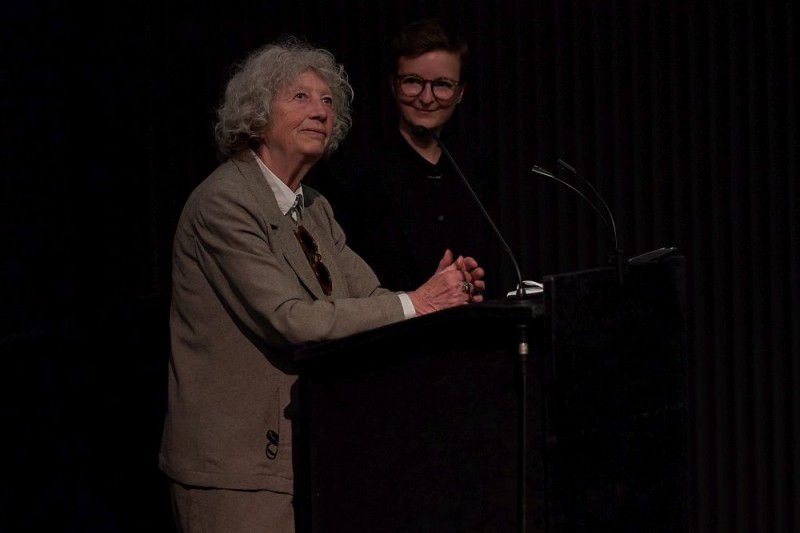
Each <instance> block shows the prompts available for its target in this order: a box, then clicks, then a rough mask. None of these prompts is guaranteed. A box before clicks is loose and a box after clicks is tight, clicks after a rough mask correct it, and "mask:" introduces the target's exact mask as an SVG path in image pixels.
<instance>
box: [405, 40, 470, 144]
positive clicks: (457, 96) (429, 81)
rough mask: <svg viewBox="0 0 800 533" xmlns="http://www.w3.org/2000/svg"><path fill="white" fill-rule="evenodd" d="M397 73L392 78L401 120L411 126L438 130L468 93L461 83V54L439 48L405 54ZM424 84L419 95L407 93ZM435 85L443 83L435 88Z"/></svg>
mask: <svg viewBox="0 0 800 533" xmlns="http://www.w3.org/2000/svg"><path fill="white" fill-rule="evenodd" d="M396 74H397V75H396V76H395V79H394V80H393V81H392V94H393V95H394V98H395V101H396V102H397V109H398V111H399V112H400V120H401V121H402V122H405V123H406V125H407V126H409V127H410V126H424V127H426V128H428V129H429V130H433V131H435V132H437V133H438V132H439V131H440V130H441V128H442V126H444V125H445V124H446V123H447V121H448V120H450V117H452V116H453V113H454V112H455V110H456V105H458V103H459V102H461V97H462V96H463V94H464V87H463V86H462V85H460V84H459V82H460V81H461V79H460V76H461V60H460V59H459V56H458V54H455V53H451V52H446V51H444V50H435V51H433V52H427V53H425V54H422V55H421V56H418V57H413V58H412V57H401V58H400V59H399V60H398V61H397V73H396ZM409 76H413V77H414V78H408V77H409ZM403 80H405V81H403ZM453 84H455V85H454V86H453ZM404 85H406V87H404ZM420 85H421V86H422V91H421V92H420V93H419V94H418V95H416V96H408V95H407V94H404V92H406V93H408V92H410V93H413V92H415V91H417V90H419V88H420ZM434 85H439V87H437V88H436V89H435V88H434ZM449 87H452V91H451V90H450V88H449ZM435 92H436V94H435ZM448 93H452V96H451V97H449V98H448V97H447V96H446V95H447V94H448ZM442 94H444V95H445V97H444V98H442V97H441V95H442ZM437 95H438V96H437Z"/></svg>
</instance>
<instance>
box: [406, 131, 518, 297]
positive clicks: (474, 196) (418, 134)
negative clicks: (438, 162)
mask: <svg viewBox="0 0 800 533" xmlns="http://www.w3.org/2000/svg"><path fill="white" fill-rule="evenodd" d="M411 133H412V134H413V135H414V137H417V138H419V139H424V138H426V137H431V138H432V139H433V140H435V141H436V143H437V144H438V145H439V148H441V149H442V153H443V154H444V155H445V157H447V160H448V161H450V164H451V165H453V168H454V169H455V171H456V174H458V177H459V178H460V179H461V181H462V183H463V184H464V187H466V188H467V191H469V193H470V195H471V196H472V199H473V200H475V203H476V204H477V205H478V207H479V208H480V210H481V213H482V214H483V218H485V219H486V222H487V223H488V224H489V227H491V228H492V231H494V234H495V235H496V236H497V239H498V240H499V241H500V244H502V245H503V249H504V250H505V252H506V254H508V257H510V258H511V263H512V264H513V265H514V270H515V271H516V274H517V298H518V299H520V300H522V299H524V298H525V289H524V287H523V285H522V273H521V272H520V270H519V264H518V263H517V259H516V257H514V254H513V252H512V251H511V247H509V246H508V244H507V243H506V240H505V239H504V238H503V234H502V233H500V230H499V229H497V226H496V225H495V223H494V221H493V220H492V217H491V216H490V215H489V213H488V212H487V211H486V208H485V207H483V203H482V202H481V200H480V198H478V195H477V194H475V191H474V190H473V189H472V186H471V185H470V184H469V182H468V181H467V178H466V177H464V173H463V172H461V168H459V166H458V163H456V160H455V159H453V156H452V155H450V151H449V150H448V149H447V146H445V144H444V143H443V142H442V139H441V138H440V137H439V136H438V135H437V134H436V133H434V132H433V131H431V130H429V129H428V128H426V127H425V126H417V125H414V126H412V128H411Z"/></svg>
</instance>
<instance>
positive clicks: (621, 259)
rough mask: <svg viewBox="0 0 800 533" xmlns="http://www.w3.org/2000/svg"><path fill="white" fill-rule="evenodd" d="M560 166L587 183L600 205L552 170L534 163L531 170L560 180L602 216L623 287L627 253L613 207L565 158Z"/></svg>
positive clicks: (618, 278)
mask: <svg viewBox="0 0 800 533" xmlns="http://www.w3.org/2000/svg"><path fill="white" fill-rule="evenodd" d="M558 167H559V168H562V169H564V170H566V171H567V172H569V173H570V174H572V175H573V176H575V177H576V178H578V179H579V180H581V181H582V182H583V183H585V184H586V185H587V186H588V187H589V189H591V191H592V193H593V194H594V196H595V198H597V201H599V202H600V207H598V204H597V203H595V202H594V201H592V200H590V199H589V198H587V197H586V195H585V194H584V193H583V192H582V191H581V190H579V189H578V188H577V187H575V186H574V185H572V184H571V183H569V182H568V181H566V180H563V179H561V178H559V177H556V175H555V174H553V173H552V172H550V171H549V170H545V169H543V168H542V167H540V166H537V165H533V168H531V171H532V172H535V173H536V174H539V175H540V176H544V177H546V178H550V179H552V180H555V181H557V182H559V183H560V184H561V185H564V186H566V187H568V188H570V189H572V190H573V191H574V192H576V193H577V194H578V196H580V197H581V198H583V199H584V200H585V201H586V202H587V203H588V204H589V205H590V206H591V207H592V209H594V211H595V212H596V213H597V214H598V215H599V216H600V219H601V220H602V221H603V224H605V225H606V228H607V229H608V231H609V232H610V233H611V238H612V239H613V241H614V262H615V266H616V269H617V280H618V281H619V285H620V287H621V286H622V285H624V283H625V254H624V253H623V250H622V249H621V248H620V247H619V239H618V237H617V224H616V222H615V221H614V215H613V214H612V213H611V209H610V208H609V207H608V204H607V203H606V201H605V199H603V197H602V196H601V195H600V193H599V192H597V189H595V188H594V186H593V185H592V184H591V182H590V181H589V180H587V179H586V178H584V177H583V176H581V174H580V173H579V172H578V171H577V170H575V168H574V167H573V166H571V165H569V164H568V163H566V162H565V161H564V160H563V159H559V160H558ZM601 207H602V209H601Z"/></svg>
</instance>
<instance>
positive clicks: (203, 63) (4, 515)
mask: <svg viewBox="0 0 800 533" xmlns="http://www.w3.org/2000/svg"><path fill="white" fill-rule="evenodd" d="M429 14H434V15H445V16H448V17H452V18H453V19H454V20H455V21H456V23H457V25H458V26H459V27H460V28H461V29H462V30H463V32H464V34H465V35H466V36H467V37H468V39H469V42H470V45H471V49H472V52H473V56H472V57H473V60H474V66H475V69H476V78H475V79H474V80H473V83H472V84H471V85H469V86H468V88H467V93H466V95H465V98H464V103H463V104H462V106H461V108H460V110H459V111H458V113H457V121H458V125H459V126H460V128H461V129H462V131H465V132H468V133H469V134H471V135H473V136H474V138H475V141H476V142H478V143H479V145H480V146H481V147H482V149H484V150H486V151H487V152H488V153H491V154H494V155H495V157H496V159H497V161H498V167H497V172H498V176H499V178H500V191H499V192H500V195H501V198H502V215H501V216H500V219H499V220H497V221H496V222H497V223H498V226H499V227H500V228H501V230H502V232H503V234H504V235H505V237H506V239H507V241H508V242H509V244H510V246H511V248H512V249H513V250H514V252H515V254H516V255H517V259H518V261H519V263H520V266H521V270H522V272H523V276H524V277H525V278H527V279H536V280H540V279H541V278H542V277H543V276H545V275H547V274H551V273H559V272H570V271H575V270H581V269H586V268H594V267H596V266H600V265H604V264H605V262H606V258H607V254H608V252H609V251H610V250H611V249H612V248H613V241H612V239H611V238H610V236H609V232H608V230H607V228H606V227H605V226H604V225H603V223H602V221H601V220H600V219H599V217H598V216H597V215H596V213H594V211H592V210H591V208H589V207H588V206H587V204H586V203H585V202H582V201H581V200H580V199H576V197H575V194H574V193H571V192H570V191H569V190H567V189H566V188H565V187H563V186H560V185H558V184H556V183H555V182H552V181H547V180H544V179H541V178H538V177H536V176H535V175H533V174H531V172H530V167H531V166H532V165H533V164H538V165H541V166H544V167H546V168H549V169H551V170H555V161H556V159H557V158H563V159H565V160H567V161H568V162H570V163H571V164H572V165H573V166H575V167H576V168H577V169H578V171H579V172H580V173H581V174H583V175H584V176H585V177H586V178H587V179H588V180H590V181H591V182H592V183H593V184H594V185H595V187H596V188H597V189H598V190H599V191H600V192H601V193H602V194H603V196H604V197H605V198H606V200H607V201H608V203H609V205H610V207H611V210H612V211H613V213H614V216H615V219H616V227H617V230H618V232H619V239H620V245H621V247H622V248H624V249H625V251H626V252H627V253H628V254H629V255H635V254H638V253H641V252H645V251H647V250H650V249H653V248H656V247H659V246H666V245H671V246H677V247H678V248H679V250H680V252H681V253H682V254H683V255H685V256H686V259H687V272H688V287H687V289H688V296H689V324H688V326H689V333H690V346H689V352H690V358H689V383H688V384H687V385H688V399H689V406H690V411H689V421H690V428H689V429H690V431H689V436H688V437H689V438H688V441H687V447H688V450H689V456H690V478H691V480H692V487H691V488H692V491H693V493H694V494H695V495H696V499H695V501H693V507H692V512H691V525H692V529H693V530H694V531H698V532H725V533H727V532H734V531H735V532H751V531H759V532H761V531H763V532H790V531H799V530H800V517H799V516H798V514H797V511H796V509H799V508H800V495H799V494H798V491H797V487H796V483H797V481H796V480H797V479H800V422H799V421H798V420H799V418H798V416H799V415H798V414H799V413H800V392H798V391H800V361H799V360H798V355H799V354H800V252H798V246H797V244H796V243H797V242H800V239H798V228H800V224H799V223H798V222H800V221H799V220H798V216H799V215H798V213H800V198H799V196H798V153H799V152H800V151H799V150H798V118H797V117H798V104H797V100H798V97H797V95H798V81H797V72H798V70H797V62H798V57H797V44H796V41H797V38H796V33H797V29H798V19H799V18H800V17H798V9H797V7H796V5H794V3H793V2H791V1H785V2H779V1H767V2H764V1H762V0H746V1H737V2H712V1H692V2H680V1H662V0H628V1H622V0H608V1H590V0H574V1H571V2H565V1H556V0H551V1H544V0H541V1H531V2H526V1H522V0H515V1H509V2H499V1H485V2H478V1H471V2H460V1H427V2H422V1H399V0H397V1H390V2H371V1H370V2H367V1H361V2H358V1H353V0H351V1H346V0H345V1H336V2H333V1H331V2H327V1H316V2H310V1H306V2H304V1H297V0H293V1H289V0H286V1H260V2H256V1H235V0H232V1H228V2H222V1H219V2H201V3H195V2H148V1H143V2H128V1H124V2H118V3H113V4H108V5H105V6H104V5H95V6H89V5H88V4H87V5H83V4H82V3H80V2H65V1H59V0H53V1H46V0H32V1H28V2H23V1H11V2H8V1H6V2H3V4H2V16H0V21H2V22H0V58H1V61H0V113H2V116H1V117H0V118H1V122H0V123H1V124H2V128H0V134H2V138H0V141H1V142H0V156H1V157H2V159H1V160H0V164H1V166H0V244H1V245H2V246H1V247H0V249H1V250H2V255H1V256H0V298H1V299H0V301H2V306H1V307H0V357H2V362H3V367H2V371H0V375H2V381H0V387H1V388H2V403H1V404H0V405H1V406H2V420H3V426H4V428H3V432H2V433H3V437H2V443H3V448H2V449H3V454H2V458H3V460H4V463H5V466H4V468H3V469H2V472H3V473H2V478H0V479H2V480H3V483H2V484H0V491H2V492H0V530H3V531H6V530H7V531H26V530H32V529H34V528H40V527H43V525H44V524H45V523H48V522H50V523H53V524H54V525H53V526H51V527H50V529H49V530H50V531H104V532H105V531H125V532H128V531H142V530H147V531H165V532H168V531H171V530H172V525H171V518H170V516H169V512H168V505H167V500H166V494H165V491H164V485H163V478H162V477H161V475H160V473H159V472H158V470H157V467H156V454H157V448H158V440H159V437H160V429H161V428H160V425H161V417H162V415H163V409H164V387H165V382H166V363H167V357H168V345H167V308H168V299H169V285H170V262H169V258H170V245H171V239H172V233H173V230H174V225H175V222H176V220H177V217H178V215H179V213H180V209H181V207H182V205H183V202H184V201H185V199H186V197H187V195H188V194H189V192H190V190H191V189H192V188H193V187H194V186H195V185H196V184H197V183H199V182H200V181H201V180H202V179H203V178H204V177H205V176H206V175H207V174H208V173H209V172H210V171H211V170H212V169H213V167H214V166H215V163H216V159H215V155H214V147H213V143H212V136H211V122H212V120H213V113H214V108H215V106H216V104H217V103H218V99H219V96H220V94H221V90H222V86H223V84H224V82H225V80H226V78H227V76H228V73H229V67H230V65H231V63H233V62H234V61H237V60H239V59H241V58H242V57H243V56H244V54H245V53H246V52H248V51H250V50H252V49H254V48H256V47H258V46H260V45H261V44H263V43H264V42H266V41H269V40H272V39H274V38H276V37H278V36H280V35H281V34H283V33H286V32H293V33H298V34H301V35H304V36H306V37H308V38H309V39H311V40H312V41H314V42H315V43H317V44H320V45H322V46H325V47H327V48H329V49H331V50H332V51H333V52H334V53H335V54H336V56H337V58H338V59H339V60H340V61H341V62H343V63H344V64H345V66H346V67H347V69H348V71H349V73H350V75H351V78H352V82H353V85H354V87H355V90H356V101H355V109H354V119H355V126H354V129H353V131H352V133H351V135H350V138H349V141H351V142H360V141H361V140H364V139H366V137H367V136H369V135H371V134H373V133H374V132H376V131H378V130H379V129H381V128H384V127H391V126H393V122H394V120H393V115H392V113H391V108H390V107H389V106H388V100H387V97H388V94H387V92H386V86H385V83H384V82H383V79H382V78H381V74H382V68H383V65H382V63H381V56H380V49H381V47H382V45H383V43H384V42H385V39H386V38H387V37H388V36H389V35H390V34H391V33H393V32H394V31H396V30H397V29H398V28H399V27H400V26H401V25H403V24H404V23H406V22H409V21H411V20H412V19H415V18H418V17H420V16H423V15H429ZM509 273H510V270H509V271H507V272H506V273H505V275H506V277H507V279H508V283H509V285H511V284H512V282H513V278H511V277H509V276H508V274H509Z"/></svg>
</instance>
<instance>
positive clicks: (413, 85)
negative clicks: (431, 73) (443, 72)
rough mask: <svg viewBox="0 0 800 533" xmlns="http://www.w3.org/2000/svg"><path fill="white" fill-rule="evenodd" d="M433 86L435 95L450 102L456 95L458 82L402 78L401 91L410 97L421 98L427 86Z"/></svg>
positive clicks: (414, 77)
mask: <svg viewBox="0 0 800 533" xmlns="http://www.w3.org/2000/svg"><path fill="white" fill-rule="evenodd" d="M428 83H430V84H431V91H433V95H434V96H435V97H436V98H438V99H440V100H449V99H450V98H452V97H453V96H455V94H456V86H457V85H458V84H457V83H456V82H454V81H451V80H447V79H438V80H426V79H423V78H420V77H419V76H402V77H401V78H400V91H401V92H402V93H403V94H404V95H405V96H408V97H413V96H419V95H420V94H422V91H424V90H425V85H426V84H428Z"/></svg>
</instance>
